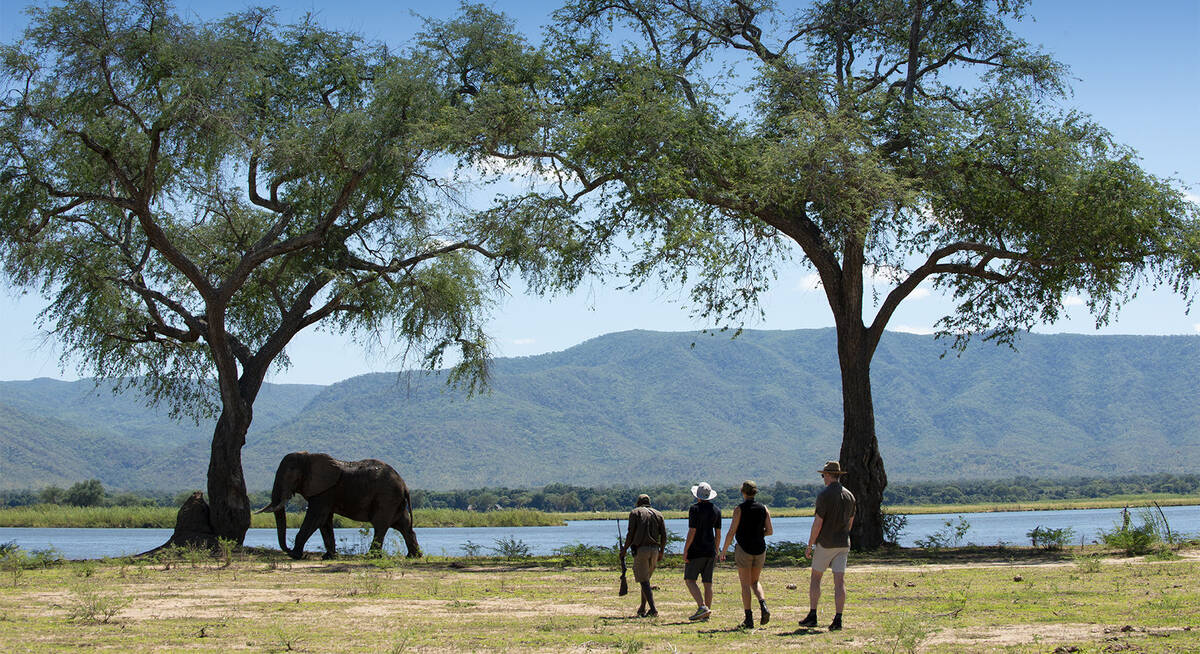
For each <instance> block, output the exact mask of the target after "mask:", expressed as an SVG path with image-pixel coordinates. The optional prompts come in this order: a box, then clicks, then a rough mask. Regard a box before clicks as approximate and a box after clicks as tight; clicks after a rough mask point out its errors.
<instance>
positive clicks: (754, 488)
mask: <svg viewBox="0 0 1200 654" xmlns="http://www.w3.org/2000/svg"><path fill="white" fill-rule="evenodd" d="M757 495H758V484H755V483H754V482H752V481H744V482H742V500H743V501H742V503H741V504H739V505H737V507H735V508H734V509H733V519H732V520H731V521H730V523H729V533H728V534H726V535H725V544H724V545H722V546H721V553H720V555H719V557H718V558H720V560H722V561H724V560H725V552H726V550H728V549H729V543H730V541H731V540H733V539H734V537H735V536H736V537H737V546H736V547H734V550H733V562H734V565H736V566H737V571H738V581H740V582H741V584H742V609H743V610H744V611H745V612H746V619H745V620H744V621H743V622H742V627H744V628H746V629H753V628H754V612H753V611H752V610H751V609H750V594H751V593H753V594H754V596H755V597H757V598H758V608H759V611H760V617H759V623H760V624H764V625H765V624H767V622H769V621H770V620H771V612H770V611H768V610H767V600H766V596H765V595H764V594H763V587H762V584H761V583H759V577H760V576H761V575H762V569H763V564H765V563H766V560H767V541H766V537H767V536H770V535H771V534H773V533H775V530H774V528H772V526H771V512H770V511H768V510H767V507H765V506H763V505H762V504H759V503H758V502H757V501H756V500H755V499H754V498H755V496H757Z"/></svg>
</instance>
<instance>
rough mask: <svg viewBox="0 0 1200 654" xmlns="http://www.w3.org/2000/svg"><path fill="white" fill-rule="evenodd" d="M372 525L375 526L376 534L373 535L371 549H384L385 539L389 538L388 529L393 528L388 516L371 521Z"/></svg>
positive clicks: (374, 550)
mask: <svg viewBox="0 0 1200 654" xmlns="http://www.w3.org/2000/svg"><path fill="white" fill-rule="evenodd" d="M371 526H372V527H374V528H375V535H374V536H372V537H371V548H370V550H369V551H371V552H376V551H382V550H383V539H384V538H387V531H388V529H390V528H391V525H390V524H388V521H387V518H376V519H374V520H372V521H371Z"/></svg>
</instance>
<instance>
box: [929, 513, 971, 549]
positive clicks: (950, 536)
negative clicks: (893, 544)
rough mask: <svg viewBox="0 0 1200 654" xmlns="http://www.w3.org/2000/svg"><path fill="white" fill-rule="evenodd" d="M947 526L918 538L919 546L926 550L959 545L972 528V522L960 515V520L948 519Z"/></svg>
mask: <svg viewBox="0 0 1200 654" xmlns="http://www.w3.org/2000/svg"><path fill="white" fill-rule="evenodd" d="M943 524H944V525H945V526H944V527H943V528H942V529H939V530H937V531H935V532H933V533H932V534H929V536H928V537H926V538H923V539H921V538H918V539H917V540H916V544H917V547H920V548H921V549H925V550H940V549H942V548H945V547H958V546H959V545H960V544H961V543H962V540H963V537H964V536H966V535H967V531H968V530H969V529H970V528H971V523H969V522H967V519H966V518H964V517H962V516H961V515H960V516H958V521H957V522H955V521H954V520H946V521H945V523H943Z"/></svg>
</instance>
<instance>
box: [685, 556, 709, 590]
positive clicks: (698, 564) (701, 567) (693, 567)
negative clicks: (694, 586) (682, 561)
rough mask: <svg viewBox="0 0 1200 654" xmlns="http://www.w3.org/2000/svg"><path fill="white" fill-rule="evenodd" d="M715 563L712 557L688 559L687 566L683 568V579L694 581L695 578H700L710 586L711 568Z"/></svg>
mask: <svg viewBox="0 0 1200 654" xmlns="http://www.w3.org/2000/svg"><path fill="white" fill-rule="evenodd" d="M716 561H717V559H716V557H713V556H702V557H699V558H691V559H688V562H687V565H685V566H683V578H684V579H688V580H691V581H695V580H696V577H700V578H701V580H703V581H704V583H706V584H711V583H712V575H713V566H714V565H715V564H716Z"/></svg>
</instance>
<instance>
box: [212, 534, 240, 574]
mask: <svg viewBox="0 0 1200 654" xmlns="http://www.w3.org/2000/svg"><path fill="white" fill-rule="evenodd" d="M237 548H238V544H237V541H235V540H233V539H231V538H219V537H218V538H217V554H218V555H219V556H220V557H221V567H222V568H228V567H229V566H230V565H232V564H233V552H234V550H236V549H237Z"/></svg>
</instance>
